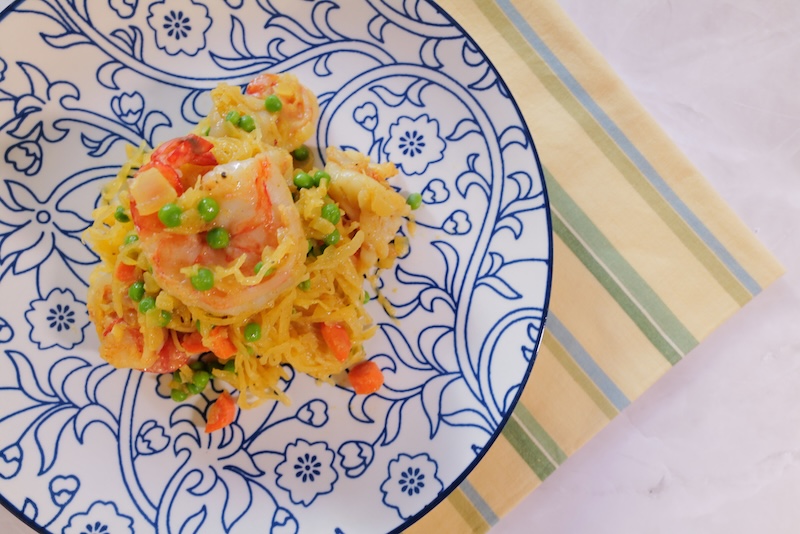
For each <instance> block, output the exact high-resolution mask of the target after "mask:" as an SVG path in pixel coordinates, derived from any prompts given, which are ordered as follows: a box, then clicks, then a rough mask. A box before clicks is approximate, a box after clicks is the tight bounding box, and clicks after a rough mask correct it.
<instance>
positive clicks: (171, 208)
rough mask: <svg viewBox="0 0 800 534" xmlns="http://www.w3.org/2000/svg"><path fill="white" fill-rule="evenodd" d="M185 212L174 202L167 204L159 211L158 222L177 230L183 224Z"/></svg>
mask: <svg viewBox="0 0 800 534" xmlns="http://www.w3.org/2000/svg"><path fill="white" fill-rule="evenodd" d="M182 215H183V210H182V209H181V207H180V206H178V205H177V204H175V203H173V202H167V203H166V204H164V205H163V206H161V209H159V210H158V220H159V221H161V222H162V223H164V226H166V227H167V228H175V227H176V226H180V224H181V216H182Z"/></svg>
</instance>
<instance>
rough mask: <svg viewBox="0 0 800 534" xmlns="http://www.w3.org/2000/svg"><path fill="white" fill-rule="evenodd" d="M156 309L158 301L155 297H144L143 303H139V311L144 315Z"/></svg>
mask: <svg viewBox="0 0 800 534" xmlns="http://www.w3.org/2000/svg"><path fill="white" fill-rule="evenodd" d="M155 307H156V299H155V298H153V297H149V296H148V297H144V298H143V299H142V300H141V301H139V311H140V312H142V313H147V312H149V311H150V310H152V309H153V308H155Z"/></svg>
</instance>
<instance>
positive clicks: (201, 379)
mask: <svg viewBox="0 0 800 534" xmlns="http://www.w3.org/2000/svg"><path fill="white" fill-rule="evenodd" d="M209 380H211V373H209V372H208V371H197V372H195V374H194V376H193V377H192V383H193V384H194V385H195V386H197V387H198V388H200V391H203V390H204V389H205V388H206V386H207V385H208V381H209Z"/></svg>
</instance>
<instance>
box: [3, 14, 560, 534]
mask: <svg viewBox="0 0 800 534" xmlns="http://www.w3.org/2000/svg"><path fill="white" fill-rule="evenodd" d="M426 1H427V2H428V3H429V4H430V5H431V6H433V7H434V9H436V11H437V12H438V13H439V14H440V15H442V16H443V17H444V18H445V19H447V20H448V21H449V22H450V24H452V25H453V26H454V27H455V28H457V29H458V30H459V31H460V32H461V34H462V35H463V36H464V38H465V39H467V40H468V41H469V42H470V43H471V44H472V45H474V47H475V49H476V50H477V51H478V53H480V55H481V57H483V59H484V60H485V61H486V63H487V65H489V68H491V69H492V72H494V74H495V76H497V83H499V84H502V86H503V88H504V89H505V90H506V91H507V92H508V94H509V101H510V102H511V105H512V106H514V110H515V111H516V113H517V117H519V120H520V123H521V124H522V126H524V131H525V138H526V139H527V141H528V143H530V147H531V150H532V151H533V157H534V160H535V161H536V170H537V171H538V172H539V178H540V179H541V182H542V193H543V194H544V199H545V202H544V208H545V215H546V220H547V233H548V237H549V241H548V251H547V252H548V258H547V266H548V271H547V287H546V288H545V296H544V303H543V304H542V310H543V312H542V325H541V328H540V329H539V336H538V337H537V338H536V344H535V345H536V346H535V347H534V355H536V354H538V352H539V347H540V346H541V344H542V335H543V334H544V329H545V327H546V324H547V317H548V314H549V312H550V296H551V292H552V287H553V223H552V214H551V211H550V196H549V194H548V193H547V182H546V181H545V177H544V171H543V170H542V162H541V161H540V159H539V152H538V151H537V150H536V144H535V143H534V141H533V137H532V136H531V133H530V129H529V128H528V124H527V123H526V122H525V117H524V116H523V115H522V111H521V110H520V108H519V105H517V101H516V99H515V98H514V95H513V94H512V93H511V91H510V90H509V89H508V86H507V85H506V83H505V80H503V77H502V76H501V75H500V73H499V72H498V71H497V68H495V66H494V63H492V61H491V59H489V57H488V56H487V55H486V53H485V52H484V51H483V48H481V47H480V45H478V43H476V42H475V40H474V39H473V38H472V36H471V35H469V33H467V31H466V30H465V29H464V27H463V26H461V24H459V23H458V22H457V21H456V20H455V19H454V18H453V17H452V16H450V14H449V13H447V11H445V10H444V9H443V8H442V7H441V6H439V4H438V3H437V2H436V0H426ZM23 2H25V0H14V1H13V2H12V3H11V4H10V5H9V6H8V7H7V8H6V9H5V10H3V11H2V12H0V22H2V21H3V19H4V18H5V17H6V15H8V14H9V13H11V12H12V11H14V10H15V9H16V8H17V7H18V6H20V5H21V4H22V3H23ZM535 363H536V357H535V356H534V357H533V358H531V363H530V365H529V366H528V369H527V371H525V375H524V376H523V378H522V381H521V382H520V388H519V391H518V392H517V394H516V396H515V397H514V399H513V400H512V402H511V404H510V405H509V408H508V411H507V412H506V414H505V416H504V417H503V420H502V421H501V422H500V424H499V425H498V427H497V430H496V431H495V433H494V434H493V435H492V436H491V437H490V438H489V439H488V440H487V441H486V444H485V445H484V446H483V447H482V448H481V452H480V453H478V454H477V455H476V456H475V459H474V460H473V461H472V462H471V463H470V464H469V465H468V466H467V467H466V468H465V469H464V471H463V472H462V473H461V475H459V476H458V477H457V478H456V479H455V480H454V481H453V482H452V483H451V484H450V485H449V486H448V487H447V488H445V489H444V490H442V491H441V492H440V493H439V495H437V496H436V498H435V499H434V500H432V501H431V502H429V503H428V504H427V505H426V506H425V507H424V508H422V510H420V511H419V512H417V513H416V514H414V515H413V516H411V517H410V518H409V519H407V520H405V521H404V522H403V523H402V524H401V525H399V526H397V527H395V528H394V529H393V530H391V531H390V532H389V533H388V534H399V533H400V532H402V531H404V530H405V529H407V528H409V527H410V526H412V525H414V524H415V523H417V522H418V521H419V520H420V519H422V518H423V517H424V516H426V515H427V514H428V512H430V511H431V510H433V509H434V508H436V506H437V505H439V503H441V502H442V501H443V500H445V499H446V498H447V497H448V496H449V495H450V494H451V493H452V492H453V491H454V490H455V489H456V488H457V487H458V486H460V485H461V483H462V482H463V481H464V480H465V479H466V478H467V477H468V476H469V474H470V473H471V472H472V471H473V469H475V467H477V465H478V464H479V463H480V462H481V460H483V457H484V456H485V455H486V453H487V452H489V449H490V448H491V447H492V445H493V444H494V442H495V441H496V440H497V438H498V437H500V433H501V432H502V431H503V428H505V426H506V423H507V422H508V420H509V419H510V418H511V415H512V414H513V413H514V409H515V408H516V406H517V403H518V402H519V399H520V397H521V396H522V392H523V390H524V389H525V386H526V384H527V383H528V380H529V378H530V375H531V371H532V370H533V365H534V364H535ZM0 505H2V506H3V507H4V508H5V509H6V510H8V511H9V512H11V513H12V514H13V515H14V516H15V517H16V518H17V519H19V520H20V521H22V522H23V523H25V524H26V525H27V526H28V527H30V528H31V529H33V530H34V531H36V532H37V533H39V534H51V533H50V532H49V531H47V530H45V528H44V527H42V526H40V525H38V524H36V523H34V522H33V520H31V519H30V518H28V517H27V516H26V515H24V514H23V513H22V511H21V510H19V509H17V508H16V507H15V506H14V505H12V504H11V503H10V502H9V501H8V500H7V499H6V498H5V497H4V496H3V495H2V494H0Z"/></svg>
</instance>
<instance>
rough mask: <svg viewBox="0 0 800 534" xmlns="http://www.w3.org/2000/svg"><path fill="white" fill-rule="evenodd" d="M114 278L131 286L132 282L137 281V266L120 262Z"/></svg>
mask: <svg viewBox="0 0 800 534" xmlns="http://www.w3.org/2000/svg"><path fill="white" fill-rule="evenodd" d="M114 276H116V277H117V280H119V281H120V282H125V283H126V284H130V283H131V282H134V281H136V266H135V265H128V264H127V263H123V262H119V263H118V264H117V268H116V270H115V271H114Z"/></svg>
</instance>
